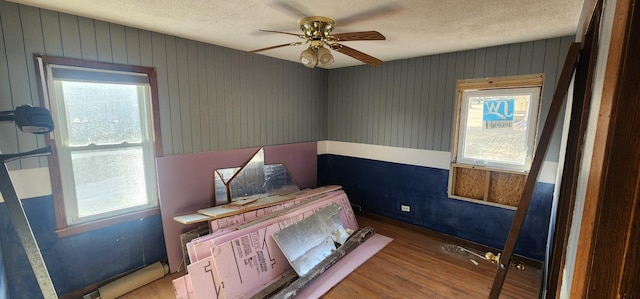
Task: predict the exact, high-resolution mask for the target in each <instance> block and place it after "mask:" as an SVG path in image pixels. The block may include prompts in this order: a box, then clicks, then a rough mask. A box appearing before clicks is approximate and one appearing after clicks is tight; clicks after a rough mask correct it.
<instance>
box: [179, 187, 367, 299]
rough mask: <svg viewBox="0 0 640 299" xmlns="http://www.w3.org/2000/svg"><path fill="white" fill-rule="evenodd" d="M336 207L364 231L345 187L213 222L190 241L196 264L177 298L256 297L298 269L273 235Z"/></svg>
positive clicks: (346, 225) (349, 226)
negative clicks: (330, 206)
mask: <svg viewBox="0 0 640 299" xmlns="http://www.w3.org/2000/svg"><path fill="white" fill-rule="evenodd" d="M331 204H337V205H338V206H340V211H339V218H340V221H341V222H342V225H343V226H344V228H345V229H349V230H352V231H355V230H357V229H358V224H357V222H356V218H355V216H354V214H353V211H352V209H351V205H350V203H349V199H348V198H347V196H346V194H345V193H344V191H342V190H340V187H339V186H328V187H323V188H317V189H312V190H306V191H301V192H298V193H295V194H294V195H293V196H292V198H291V199H290V200H286V201H278V202H276V203H274V204H273V205H263V206H261V207H259V208H255V209H253V208H251V209H249V208H248V207H246V206H245V207H243V208H240V209H237V212H236V213H230V212H229V211H225V214H224V216H216V217H215V218H213V219H210V225H211V234H209V235H206V236H203V237H200V238H196V239H194V240H192V241H191V242H189V243H187V251H188V254H189V259H190V261H191V263H190V264H189V265H188V266H187V271H188V274H187V275H185V276H183V277H180V278H178V279H176V280H174V281H173V284H174V288H175V291H176V297H177V298H179V299H183V298H185V299H192V298H196V299H200V298H227V299H230V298H250V297H251V296H253V295H255V294H257V293H259V292H260V291H261V290H263V289H264V288H266V287H268V286H269V285H271V284H272V283H273V282H275V281H277V280H279V279H280V278H281V277H283V276H285V275H291V273H292V271H293V270H292V268H291V266H290V264H289V262H288V261H287V259H286V258H285V256H284V255H283V253H282V251H281V250H280V248H279V247H278V245H277V244H276V242H275V241H274V239H273V237H272V235H273V234H274V233H275V232H278V231H280V230H281V229H282V228H284V227H287V226H289V225H291V224H293V223H297V222H299V221H301V220H303V219H305V218H307V217H309V216H310V215H313V214H314V213H315V212H316V211H318V210H320V209H321V208H323V207H326V206H329V205H331ZM254 207H256V205H254ZM226 209H228V207H226ZM248 209H249V210H248ZM221 211H222V210H221ZM199 212H201V211H199ZM220 215H222V214H220Z"/></svg>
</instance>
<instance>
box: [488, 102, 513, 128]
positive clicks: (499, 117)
mask: <svg viewBox="0 0 640 299" xmlns="http://www.w3.org/2000/svg"><path fill="white" fill-rule="evenodd" d="M514 107H515V100H514V99H494V100H485V101H484V103H483V114H482V122H483V123H484V127H485V128H486V129H494V128H505V127H513V111H514Z"/></svg>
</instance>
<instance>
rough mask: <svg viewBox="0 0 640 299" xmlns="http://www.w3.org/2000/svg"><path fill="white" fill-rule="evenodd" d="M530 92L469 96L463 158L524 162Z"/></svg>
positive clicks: (518, 163) (511, 162)
mask: <svg viewBox="0 0 640 299" xmlns="http://www.w3.org/2000/svg"><path fill="white" fill-rule="evenodd" d="M529 101H530V96H529V95H524V96H498V97H495V96H493V97H469V100H468V101H467V114H466V115H467V119H466V121H465V123H466V127H465V135H464V137H465V140H464V147H463V148H464V152H463V158H465V159H474V160H479V161H487V162H500V163H507V164H515V165H524V164H525V159H526V154H527V151H526V147H527V125H528V114H529V113H528V107H529Z"/></svg>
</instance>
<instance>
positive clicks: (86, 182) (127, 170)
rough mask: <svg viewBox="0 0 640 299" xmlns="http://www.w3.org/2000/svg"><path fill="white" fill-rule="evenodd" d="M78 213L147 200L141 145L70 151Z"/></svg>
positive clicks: (109, 209)
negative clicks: (139, 146) (112, 148)
mask: <svg viewBox="0 0 640 299" xmlns="http://www.w3.org/2000/svg"><path fill="white" fill-rule="evenodd" d="M71 159H72V161H73V178H74V180H75V184H76V196H77V201H78V216H79V217H85V216H89V215H95V214H100V213H105V212H110V211H115V210H119V209H124V208H130V207H135V206H140V205H146V204H148V202H149V200H148V196H147V190H146V187H145V169H144V161H143V155H142V149H141V148H138V147H135V148H124V149H114V150H97V151H77V152H72V154H71Z"/></svg>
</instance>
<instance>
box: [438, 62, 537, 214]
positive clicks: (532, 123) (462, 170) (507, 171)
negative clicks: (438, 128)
mask: <svg viewBox="0 0 640 299" xmlns="http://www.w3.org/2000/svg"><path fill="white" fill-rule="evenodd" d="M543 81H544V74H531V75H518V76H505V77H493V78H479V79H466V80H459V81H458V82H457V88H456V91H457V92H456V102H455V111H454V117H453V127H452V128H453V136H452V138H451V164H450V165H451V167H450V169H449V184H448V190H447V191H448V196H449V197H450V198H453V199H461V200H466V201H472V202H477V203H482V204H487V205H492V206H498V207H504V208H509V209H515V206H517V201H519V196H517V198H514V199H512V200H507V201H502V200H494V199H492V196H494V195H495V194H508V193H510V194H509V195H510V197H512V198H513V197H514V196H513V194H515V193H519V192H520V190H519V189H518V188H519V187H522V186H519V185H522V183H523V182H524V179H525V178H526V176H527V175H528V173H529V168H530V167H531V161H532V160H533V154H534V150H535V147H536V142H537V135H538V128H539V124H540V123H539V121H540V120H539V117H540V111H541V109H542V91H543V83H544V82H543ZM525 88H539V93H534V94H537V96H538V98H537V100H536V101H537V106H533V103H529V109H532V108H533V109H535V111H529V113H531V114H530V115H529V117H530V119H529V122H528V128H530V130H529V131H528V135H527V136H526V139H527V140H528V142H530V143H529V144H530V146H529V148H527V149H526V150H527V152H528V154H527V156H526V157H525V164H524V166H523V167H513V166H511V165H504V164H503V163H499V162H498V163H486V164H485V163H469V161H470V160H472V159H464V158H462V159H461V158H460V150H461V149H463V147H464V146H463V145H462V144H461V140H462V138H463V137H464V136H463V134H464V133H462V132H461V131H462V130H463V129H464V128H462V126H463V124H462V123H461V118H462V117H464V115H466V111H465V112H463V111H462V109H464V108H465V107H463V104H464V103H463V102H464V99H463V96H464V93H465V92H474V91H480V94H485V93H486V92H485V91H489V90H498V92H496V94H502V95H504V92H501V91H504V90H506V89H525ZM504 166H507V167H504ZM463 180H464V181H463ZM496 181H500V182H501V183H502V184H506V185H508V183H507V182H509V183H511V184H518V188H514V189H513V190H506V191H505V190H500V188H502V189H505V188H507V187H505V186H504V185H503V186H498V184H497V183H496ZM461 185H462V187H461ZM478 186H479V187H482V188H483V189H482V190H476V191H467V190H465V191H463V192H460V191H459V190H460V189H465V188H474V187H478ZM472 193H473V194H474V195H469V194H472Z"/></svg>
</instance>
